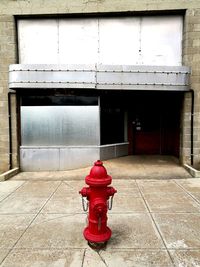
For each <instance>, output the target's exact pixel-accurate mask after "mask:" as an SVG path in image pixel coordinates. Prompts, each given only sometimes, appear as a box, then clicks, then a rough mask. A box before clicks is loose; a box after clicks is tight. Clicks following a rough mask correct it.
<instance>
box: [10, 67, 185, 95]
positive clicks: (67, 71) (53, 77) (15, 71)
mask: <svg viewBox="0 0 200 267" xmlns="http://www.w3.org/2000/svg"><path fill="white" fill-rule="evenodd" d="M189 74H190V69H189V68H188V67H186V66H143V65H142V66H138V65H134V66H132V65H99V64H95V65H57V64H55V65H51V64H50V65H49V64H29V65H24V64H15V65H10V68H9V88H10V89H14V90H16V89H27V90H28V89H36V88H40V89H51V88H52V89H55V88H72V89H76V88H80V89H101V90H159V91H188V90H189Z"/></svg>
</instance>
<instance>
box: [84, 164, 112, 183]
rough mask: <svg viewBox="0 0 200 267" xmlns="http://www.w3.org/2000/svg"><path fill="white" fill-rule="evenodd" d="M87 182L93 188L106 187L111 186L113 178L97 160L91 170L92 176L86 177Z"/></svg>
mask: <svg viewBox="0 0 200 267" xmlns="http://www.w3.org/2000/svg"><path fill="white" fill-rule="evenodd" d="M85 182H86V184H88V185H91V186H106V185H109V184H111V182H112V177H111V176H110V175H108V174H107V171H106V169H105V167H104V166H103V163H102V161H100V160H97V161H96V162H95V163H94V166H93V167H92V169H91V170H90V174H89V175H88V176H86V178H85Z"/></svg>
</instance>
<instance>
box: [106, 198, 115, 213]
mask: <svg viewBox="0 0 200 267" xmlns="http://www.w3.org/2000/svg"><path fill="white" fill-rule="evenodd" d="M113 197H114V195H113V196H111V197H110V201H109V200H108V202H107V203H108V209H109V210H111V209H112V205H113Z"/></svg>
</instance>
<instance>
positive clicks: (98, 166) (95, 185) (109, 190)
mask: <svg viewBox="0 0 200 267" xmlns="http://www.w3.org/2000/svg"><path fill="white" fill-rule="evenodd" d="M85 182H86V184H88V185H89V187H83V188H82V189H81V191H79V193H80V194H81V195H82V203H83V210H84V211H87V209H88V202H87V205H85V200H84V198H83V197H86V198H87V200H86V201H89V215H88V226H87V227H86V228H85V229H84V232H83V235H84V237H85V239H86V240H87V241H88V243H89V244H90V245H94V244H98V243H99V244H100V243H101V244H102V243H105V242H106V241H108V240H109V239H110V237H111V234H112V232H111V230H110V228H109V227H107V211H108V209H109V210H110V209H112V200H113V196H114V194H115V193H116V192H117V191H116V190H115V189H114V188H113V187H110V186H108V185H109V184H111V182H112V177H111V176H109V175H107V171H106V169H105V167H104V166H103V163H102V162H101V161H100V160H97V161H96V162H95V163H94V166H93V167H92V169H91V170H90V174H89V175H88V176H86V178H85ZM110 196H111V199H110V202H109V197H110Z"/></svg>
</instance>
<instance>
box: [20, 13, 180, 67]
mask: <svg viewBox="0 0 200 267" xmlns="http://www.w3.org/2000/svg"><path fill="white" fill-rule="evenodd" d="M182 24H183V18H182V16H175V15H174V16H146V17H145V16H144V17H118V18H82V19H43V20H41V19H39V20H37V19H34V20H33V19H27V20H19V21H18V32H19V34H18V39H19V59H20V63H22V64H35V63H36V64H42V63H43V64H50V63H52V64H96V63H99V64H111V65H112V64H114V65H117V64H120V65H162V66H163V65H167V66H173V65H174V66H180V65H181V63H182Z"/></svg>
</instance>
